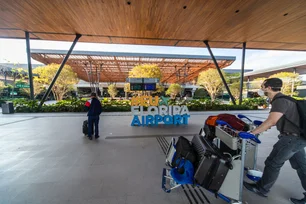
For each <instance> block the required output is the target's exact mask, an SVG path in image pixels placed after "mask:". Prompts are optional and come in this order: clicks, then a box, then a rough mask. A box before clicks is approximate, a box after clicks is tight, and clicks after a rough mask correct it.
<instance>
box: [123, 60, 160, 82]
mask: <svg viewBox="0 0 306 204" xmlns="http://www.w3.org/2000/svg"><path fill="white" fill-rule="evenodd" d="M129 77H130V78H158V79H161V77H162V73H161V70H160V68H159V67H158V66H157V65H155V64H142V65H138V66H136V67H134V68H133V69H132V70H131V71H130V72H129Z"/></svg>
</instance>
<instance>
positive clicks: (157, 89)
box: [153, 84, 165, 93]
mask: <svg viewBox="0 0 306 204" xmlns="http://www.w3.org/2000/svg"><path fill="white" fill-rule="evenodd" d="M164 91H165V87H163V86H162V85H160V84H156V91H153V93H162V92H164Z"/></svg>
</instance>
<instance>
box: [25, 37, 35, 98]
mask: <svg viewBox="0 0 306 204" xmlns="http://www.w3.org/2000/svg"><path fill="white" fill-rule="evenodd" d="M25 38H26V49H27V60H28V72H29V84H30V99H31V100H34V86H33V74H32V63H31V51H30V50H31V48H30V34H29V32H27V31H26V32H25Z"/></svg>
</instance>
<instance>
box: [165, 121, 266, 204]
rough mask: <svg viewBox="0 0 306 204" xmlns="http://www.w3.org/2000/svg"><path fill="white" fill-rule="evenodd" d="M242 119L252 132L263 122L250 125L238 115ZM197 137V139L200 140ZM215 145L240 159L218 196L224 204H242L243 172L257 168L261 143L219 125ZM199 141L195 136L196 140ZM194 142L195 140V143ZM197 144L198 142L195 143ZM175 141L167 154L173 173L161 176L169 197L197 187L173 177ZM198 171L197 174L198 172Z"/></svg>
mask: <svg viewBox="0 0 306 204" xmlns="http://www.w3.org/2000/svg"><path fill="white" fill-rule="evenodd" d="M238 117H239V118H243V119H246V120H247V121H248V124H249V125H250V130H252V129H254V128H255V127H257V126H259V125H260V124H261V121H251V120H250V119H249V118H247V117H246V116H243V115H238ZM199 135H200V136H205V133H204V130H203V128H202V129H201V131H200V134H199ZM200 136H198V137H200ZM215 136H216V141H217V144H218V141H222V142H223V143H225V144H226V145H227V146H228V147H229V148H231V149H232V150H237V152H239V153H238V154H237V155H234V156H232V155H231V157H232V167H233V168H232V169H231V170H229V171H228V173H227V175H226V177H225V179H224V181H223V183H222V186H221V188H220V189H219V191H218V193H217V196H218V197H219V198H221V199H223V200H224V201H226V202H228V203H232V204H238V203H239V204H241V203H242V191H243V181H244V171H245V170H250V169H255V167H256V157H257V151H258V144H260V143H261V141H260V140H259V139H258V136H255V135H252V134H250V133H247V132H237V131H235V130H234V129H233V128H232V127H231V126H230V125H229V124H227V123H226V122H224V121H220V120H218V121H217V126H216V133H215ZM195 137H196V136H195ZM192 141H193V142H194V139H193V140H192ZM195 141H196V140H195ZM175 150H176V147H175V140H174V138H173V139H172V140H171V143H170V145H169V148H168V152H167V159H166V165H167V166H169V167H170V169H166V168H164V169H163V176H162V188H163V190H164V191H165V192H167V193H170V192H171V190H173V189H176V188H178V187H179V186H181V185H184V184H191V185H197V186H199V184H197V183H194V182H193V183H186V182H185V181H184V182H181V181H179V180H177V179H175V178H173V177H172V176H171V170H172V169H171V168H172V167H171V165H169V164H171V159H173V158H174V155H175ZM246 158H253V159H252V161H251V162H249V163H247V162H246ZM195 171H196V170H195ZM249 178H250V179H251V180H254V181H256V179H257V178H255V177H254V178H253V177H249Z"/></svg>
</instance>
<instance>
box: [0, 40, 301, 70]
mask: <svg viewBox="0 0 306 204" xmlns="http://www.w3.org/2000/svg"><path fill="white" fill-rule="evenodd" d="M30 44H31V49H58V50H68V49H69V47H70V45H71V42H59V41H43V40H31V41H30ZM74 50H84V51H111V52H112V51H113V52H136V53H164V54H191V55H209V53H208V51H207V49H206V48H186V47H169V46H143V45H122V44H121V45H116V44H102V43H82V42H79V43H77V44H76V46H75V49H74ZM212 51H213V53H214V55H216V56H235V57H236V61H235V62H234V63H233V64H232V65H231V66H230V67H229V68H231V69H241V58H242V50H241V49H212ZM303 60H306V52H294V51H266V50H248V49H247V50H246V60H245V69H253V70H258V69H264V68H268V67H274V66H280V65H285V64H288V63H292V62H297V61H303ZM0 63H16V64H18V63H20V64H26V63H27V58H26V43H25V40H16V39H0ZM32 64H40V63H39V62H37V61H35V60H33V59H32Z"/></svg>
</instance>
